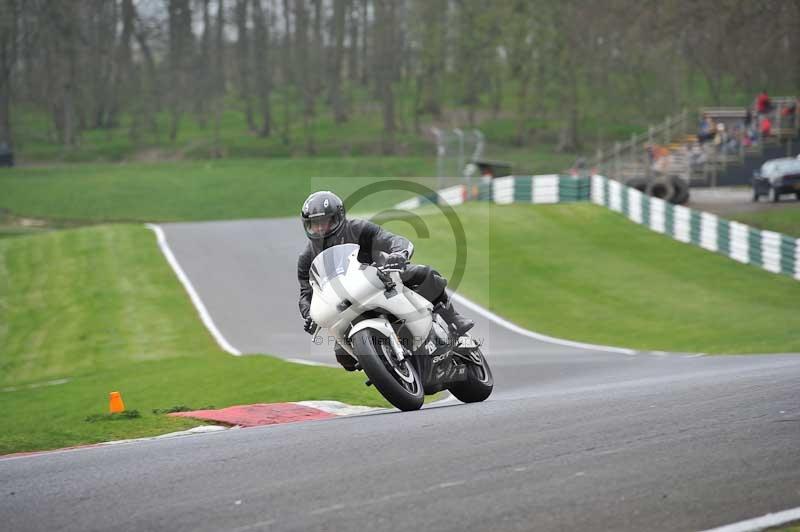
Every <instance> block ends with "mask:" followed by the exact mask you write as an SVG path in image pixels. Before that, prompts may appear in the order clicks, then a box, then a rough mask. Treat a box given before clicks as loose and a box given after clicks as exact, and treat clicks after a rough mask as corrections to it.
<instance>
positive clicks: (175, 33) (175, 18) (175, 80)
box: [168, 0, 192, 142]
mask: <svg viewBox="0 0 800 532" xmlns="http://www.w3.org/2000/svg"><path fill="white" fill-rule="evenodd" d="M168 7H169V66H170V73H171V75H172V87H170V91H169V94H170V96H171V98H170V100H171V102H170V103H171V105H170V115H171V121H170V130H169V138H170V140H171V141H173V142H174V141H175V140H177V138H178V129H179V127H180V121H181V117H182V115H183V110H184V100H185V98H186V97H187V96H188V94H187V93H188V87H187V85H188V80H187V78H188V72H187V70H188V68H187V64H191V37H192V28H191V24H192V13H191V8H190V6H189V0H169V6H168Z"/></svg>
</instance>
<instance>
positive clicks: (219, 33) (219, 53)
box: [212, 0, 225, 157]
mask: <svg viewBox="0 0 800 532" xmlns="http://www.w3.org/2000/svg"><path fill="white" fill-rule="evenodd" d="M214 30H215V35H214V75H213V80H214V84H213V101H214V103H213V107H214V142H213V145H214V148H213V153H212V155H213V156H214V157H222V154H223V147H222V139H221V135H220V129H221V125H222V113H223V111H224V110H225V39H224V36H225V0H217V20H216V24H215V26H214Z"/></svg>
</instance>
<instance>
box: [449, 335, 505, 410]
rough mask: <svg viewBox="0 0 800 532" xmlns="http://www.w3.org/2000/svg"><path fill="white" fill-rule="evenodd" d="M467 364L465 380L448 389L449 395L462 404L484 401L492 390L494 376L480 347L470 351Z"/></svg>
mask: <svg viewBox="0 0 800 532" xmlns="http://www.w3.org/2000/svg"><path fill="white" fill-rule="evenodd" d="M469 359H470V361H469V362H467V380H466V381H464V382H459V383H457V384H453V385H451V386H450V387H449V390H450V393H452V394H453V395H455V396H456V399H458V400H459V401H461V402H463V403H478V402H480V401H484V400H486V399H487V398H488V397H489V396H490V395H491V394H492V389H493V388H494V376H493V375H492V369H491V368H490V367H489V363H488V362H486V357H484V356H483V351H481V348H480V347H476V348H474V349H472V350H471V351H470V353H469Z"/></svg>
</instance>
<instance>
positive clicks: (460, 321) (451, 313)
mask: <svg viewBox="0 0 800 532" xmlns="http://www.w3.org/2000/svg"><path fill="white" fill-rule="evenodd" d="M439 314H441V316H442V317H443V318H444V319H445V321H446V322H447V323H449V324H451V325H452V326H453V328H455V330H456V334H458V335H459V336H462V335H463V334H464V333H466V332H467V331H469V330H470V329H472V327H474V326H475V322H474V321H472V320H471V319H469V318H465V317H464V316H462V315H461V314H459V313H458V311H457V310H456V309H455V308H454V307H453V302H452V301H451V300H450V298H449V297H448V296H447V295H446V294H445V295H444V296H443V297H442V299H441V307H440V310H439Z"/></svg>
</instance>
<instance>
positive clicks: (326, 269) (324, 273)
mask: <svg viewBox="0 0 800 532" xmlns="http://www.w3.org/2000/svg"><path fill="white" fill-rule="evenodd" d="M359 249H360V248H359V246H358V244H341V245H339V246H333V247H331V248H328V249H326V250H325V251H323V252H322V253H320V254H319V255H317V257H316V258H315V259H314V262H312V263H311V271H310V275H311V278H312V279H314V281H316V283H317V286H319V287H320V288H323V287H324V286H325V285H326V284H327V283H329V282H330V281H331V279H334V278H336V277H338V276H340V275H342V274H344V273H345V272H346V271H347V266H348V265H349V264H350V256H351V255H353V254H354V253H355V254H356V255H358V250H359Z"/></svg>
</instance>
